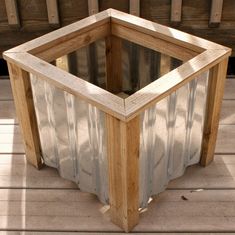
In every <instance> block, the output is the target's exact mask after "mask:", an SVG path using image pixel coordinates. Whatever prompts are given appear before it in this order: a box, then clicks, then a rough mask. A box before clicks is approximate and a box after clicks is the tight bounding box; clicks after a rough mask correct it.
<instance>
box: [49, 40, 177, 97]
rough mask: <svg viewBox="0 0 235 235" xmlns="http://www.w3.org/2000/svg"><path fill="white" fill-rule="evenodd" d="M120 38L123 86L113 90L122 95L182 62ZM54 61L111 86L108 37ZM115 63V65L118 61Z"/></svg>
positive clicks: (102, 86) (69, 70)
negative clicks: (108, 78)
mask: <svg viewBox="0 0 235 235" xmlns="http://www.w3.org/2000/svg"><path fill="white" fill-rule="evenodd" d="M120 40H121V44H122V47H121V48H122V51H121V63H122V64H121V71H120V74H121V77H122V85H121V91H120V92H118V93H115V92H112V93H114V94H116V95H118V96H119V97H121V98H126V97H128V96H129V95H132V94H133V93H135V92H136V91H138V90H140V89H141V88H143V87H145V86H146V85H148V84H150V83H151V82H153V81H155V80H157V79H158V78H160V77H161V76H163V75H164V74H166V73H168V72H170V71H171V70H173V69H175V68H177V67H178V66H180V65H181V64H182V61H180V60H178V59H176V58H173V57H170V56H168V55H165V54H162V53H160V52H157V51H154V50H151V49H149V48H146V47H143V46H140V45H138V44H135V43H133V42H130V41H127V40H124V39H121V38H120ZM53 64H55V65H56V66H57V67H59V68H61V69H64V70H66V71H68V72H69V73H71V74H73V75H75V76H77V77H79V78H81V79H84V80H86V81H88V82H90V83H92V84H94V85H96V86H99V87H101V88H103V89H106V87H107V86H106V76H107V74H106V66H107V65H106V47H105V39H101V40H98V41H96V42H94V43H92V44H90V45H88V46H85V47H82V48H79V49H78V50H76V51H74V52H72V53H69V54H67V55H65V56H63V57H60V58H58V59H56V60H55V61H54V62H53ZM113 64H114V66H115V61H114V62H113ZM106 90H107V89H106Z"/></svg>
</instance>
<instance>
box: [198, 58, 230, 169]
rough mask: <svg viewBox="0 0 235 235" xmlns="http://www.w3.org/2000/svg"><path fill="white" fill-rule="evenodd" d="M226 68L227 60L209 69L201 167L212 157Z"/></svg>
mask: <svg viewBox="0 0 235 235" xmlns="http://www.w3.org/2000/svg"><path fill="white" fill-rule="evenodd" d="M227 66H228V58H227V59H224V60H223V61H222V62H220V63H219V64H217V65H216V66H214V67H213V68H211V69H210V77H209V84H208V92H207V97H208V98H207V106H206V116H205V124H204V131H203V137H202V150H201V151H202V153H201V160H200V163H201V165H203V166H207V165H208V164H209V163H210V162H211V161H212V160H213V157H214V151H215V145H216V138H217V132H218V127H219V118H220V110H221V105H222V99H223V94H224V86H225V81H226V80H225V79H226V73H227Z"/></svg>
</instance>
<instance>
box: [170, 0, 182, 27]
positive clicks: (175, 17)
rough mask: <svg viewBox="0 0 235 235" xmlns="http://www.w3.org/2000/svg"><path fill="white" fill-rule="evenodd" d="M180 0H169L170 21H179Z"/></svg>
mask: <svg viewBox="0 0 235 235" xmlns="http://www.w3.org/2000/svg"><path fill="white" fill-rule="evenodd" d="M181 11H182V0H171V22H174V23H180V22H181Z"/></svg>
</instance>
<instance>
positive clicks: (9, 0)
mask: <svg viewBox="0 0 235 235" xmlns="http://www.w3.org/2000/svg"><path fill="white" fill-rule="evenodd" d="M5 5H6V11H7V18H8V24H9V25H11V26H15V27H19V26H20V20H19V14H18V8H17V1H16V0H5Z"/></svg>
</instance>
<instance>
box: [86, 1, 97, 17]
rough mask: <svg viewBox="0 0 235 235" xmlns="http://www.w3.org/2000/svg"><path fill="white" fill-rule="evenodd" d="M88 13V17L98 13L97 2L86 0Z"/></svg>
mask: <svg viewBox="0 0 235 235" xmlns="http://www.w3.org/2000/svg"><path fill="white" fill-rule="evenodd" d="M88 12H89V15H94V14H96V13H98V12H99V3H98V0H88Z"/></svg>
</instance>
